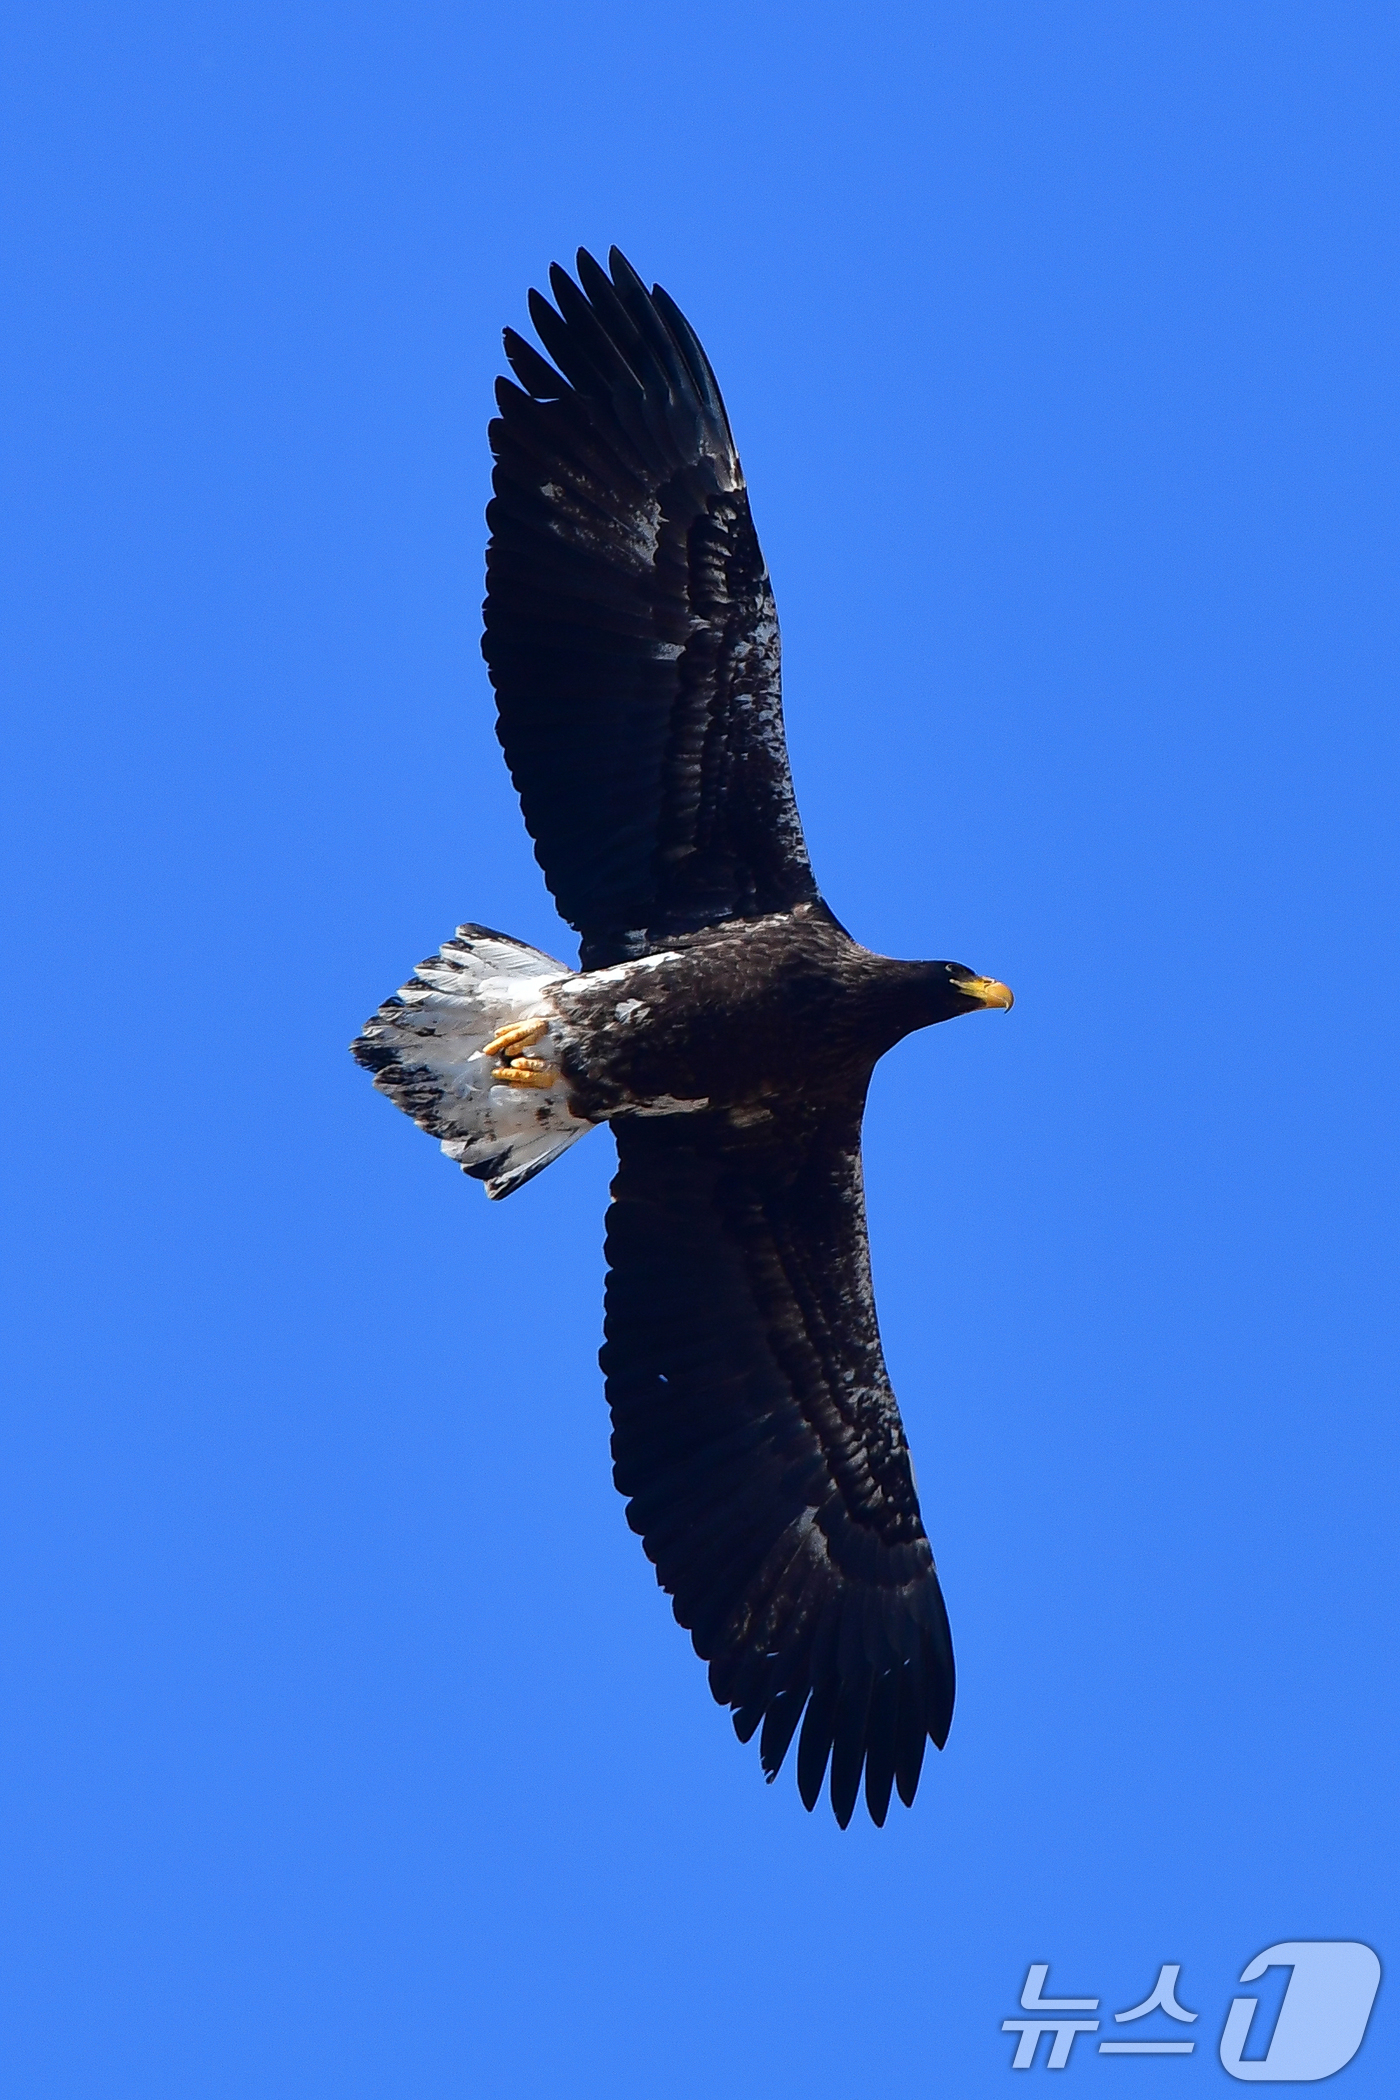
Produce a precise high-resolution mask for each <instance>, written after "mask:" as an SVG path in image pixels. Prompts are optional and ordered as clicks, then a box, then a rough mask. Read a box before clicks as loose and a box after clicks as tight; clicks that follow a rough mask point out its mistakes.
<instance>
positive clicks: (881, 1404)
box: [602, 1101, 953, 1827]
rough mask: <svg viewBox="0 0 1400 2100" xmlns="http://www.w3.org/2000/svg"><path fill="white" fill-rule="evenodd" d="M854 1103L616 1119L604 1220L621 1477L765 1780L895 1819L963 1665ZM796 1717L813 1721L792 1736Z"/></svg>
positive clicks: (945, 1721)
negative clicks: (826, 1785) (880, 1291)
mask: <svg viewBox="0 0 1400 2100" xmlns="http://www.w3.org/2000/svg"><path fill="white" fill-rule="evenodd" d="M860 1114H861V1103H860V1102H859V1101H853V1102H851V1103H849V1104H847V1105H846V1107H845V1108H843V1109H842V1110H840V1111H839V1112H836V1113H833V1112H832V1111H831V1110H830V1109H829V1108H822V1109H808V1110H804V1109H802V1108H794V1109H793V1110H791V1111H788V1110H783V1111H780V1112H778V1114H775V1115H772V1116H767V1117H765V1119H764V1120H763V1121H762V1122H759V1123H754V1124H751V1125H749V1126H748V1127H747V1128H743V1129H739V1128H736V1127H735V1125H734V1123H733V1122H732V1121H730V1120H729V1118H728V1117H726V1116H724V1115H721V1114H714V1115H711V1114H699V1115H685V1116H670V1117H664V1118H655V1119H652V1118H647V1119H630V1120H629V1119H619V1120H616V1121H614V1124H613V1129H614V1131H615V1133H616V1136H617V1145H618V1159H619V1170H618V1175H617V1179H616V1181H615V1182H614V1183H613V1202H612V1208H611V1210H610V1211H609V1212H608V1237H607V1255H608V1262H609V1274H608V1286H607V1318H606V1334H607V1340H606V1343H605V1345H604V1348H603V1352H602V1363H603V1368H604V1370H605V1371H606V1373H607V1385H608V1400H609V1403H610V1405H611V1407H612V1414H613V1458H614V1461H615V1468H614V1477H615V1479H616V1481H617V1485H618V1487H619V1488H620V1489H621V1490H622V1492H623V1494H625V1495H627V1496H628V1497H629V1498H630V1500H629V1504H628V1512H627V1516H628V1522H629V1523H630V1524H631V1526H632V1529H633V1530H634V1531H637V1532H639V1533H640V1534H641V1537H642V1543H643V1545H644V1546H645V1548H646V1552H647V1554H648V1556H649V1557H650V1559H651V1560H652V1561H653V1562H654V1563H655V1565H656V1572H657V1579H658V1581H659V1582H660V1583H661V1585H662V1587H663V1588H664V1589H666V1590H669V1592H670V1593H671V1596H672V1599H673V1600H674V1607H675V1614H676V1617H677V1618H678V1619H679V1620H680V1622H681V1624H682V1626H685V1627H688V1628H689V1630H690V1633H691V1636H692V1638H693V1640H694V1642H695V1647H696V1649H697V1651H698V1653H699V1654H700V1655H701V1656H703V1657H704V1658H705V1660H706V1661H708V1663H709V1665H710V1685H711V1689H712V1690H713V1692H714V1695H715V1697H716V1699H718V1700H719V1701H720V1702H721V1703H722V1704H726V1705H728V1706H731V1707H732V1708H733V1709H734V1726H735V1728H736V1730H737V1731H738V1734H739V1736H740V1739H741V1740H742V1741H744V1742H747V1741H748V1739H749V1737H750V1736H751V1735H752V1734H753V1733H754V1731H755V1730H756V1729H757V1728H758V1727H759V1725H760V1723H761V1724H762V1728H763V1735H762V1740H761V1745H760V1750H761V1756H762V1761H763V1768H764V1770H765V1772H767V1774H768V1776H769V1778H770V1779H771V1778H773V1777H774V1776H775V1775H776V1773H777V1771H778V1769H779V1767H780V1766H781V1764H782V1761H783V1758H784V1756H785V1755H786V1753H787V1749H788V1746H789V1744H790V1743H791V1741H792V1738H793V1735H794V1733H795V1732H796V1729H797V1726H798V1723H799V1721H801V1722H802V1734H801V1739H800V1742H799V1745H798V1752H797V1783H798V1787H799V1790H800V1792H801V1795H802V1799H803V1801H804V1802H805V1803H806V1805H807V1807H808V1808H811V1807H813V1805H814V1804H815V1802H816V1799H817V1796H818V1794H819V1793H820V1791H821V1785H822V1779H823V1777H824V1774H825V1771H826V1765H827V1760H828V1756H830V1759H831V1801H832V1806H833V1808H834V1809H835V1811H836V1815H837V1819H838V1820H839V1822H840V1823H841V1824H842V1826H843V1827H844V1826H845V1824H846V1823H848V1822H849V1821H850V1817H851V1813H852V1810H853V1809H854V1806H855V1801H856V1795H857V1792H858V1790H859V1786H860V1779H861V1771H862V1767H863V1768H864V1772H865V1798H866V1802H867V1805H868V1807H869V1810H870V1813H871V1815H872V1817H873V1818H874V1820H875V1821H876V1822H877V1823H883V1821H884V1819H885V1811H886V1809H887V1808H888V1806H889V1798H890V1787H891V1783H892V1782H894V1781H897V1782H898V1786H899V1792H900V1795H901V1798H902V1799H903V1800H904V1801H905V1802H906V1803H907V1802H910V1801H912V1800H913V1798H914V1790H915V1788H916V1786H917V1785H918V1781H919V1772H920V1769H921V1767H922V1764H923V1757H924V1749H925V1745H926V1742H927V1740H928V1738H929V1737H930V1736H931V1737H932V1738H933V1740H934V1742H935V1743H937V1744H938V1745H939V1747H940V1748H941V1747H942V1744H943V1742H944V1740H945V1738H946V1737H947V1733H948V1727H949V1723H950V1721H951V1718H952V1711H953V1651H952V1644H951V1640H950V1637H949V1632H948V1619H947V1614H946V1613H945V1611H944V1608H943V1598H942V1594H941V1592H940V1590H939V1587H938V1577H937V1575H936V1574H935V1572H934V1565H933V1556H932V1554H931V1552H930V1550H929V1544H928V1539H927V1537H926V1536H925V1533H924V1527H923V1523H922V1521H921V1519H920V1516H919V1503H918V1497H917V1495H916V1493H915V1489H914V1481H913V1475H912V1472H911V1468H910V1463H909V1449H908V1446H907V1444H906V1443H905V1439H904V1429H903V1425H902V1423H901V1421H900V1418H899V1409H898V1406H897V1405H896V1402H895V1397H894V1394H893V1392H892V1391H891V1389H890V1382H889V1376H888V1373H887V1372H886V1370H885V1360H884V1356H883V1354H882V1352H881V1348H880V1336H879V1330H878V1327H877V1325H876V1320H875V1304H874V1297H873V1293H872V1290H871V1282H870V1257H869V1249H868V1244H867V1240H866V1229H865V1198H864V1191H863V1186H862V1177H861V1163H860ZM804 1712H805V1719H804V1718H803V1716H804Z"/></svg>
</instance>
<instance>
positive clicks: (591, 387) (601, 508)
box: [482, 248, 817, 968]
mask: <svg viewBox="0 0 1400 2100" xmlns="http://www.w3.org/2000/svg"><path fill="white" fill-rule="evenodd" d="M610 262H611V269H612V275H611V277H610V278H609V277H608V276H607V275H606V274H605V273H604V271H603V270H602V269H601V268H600V267H599V265H598V264H597V263H596V262H595V261H594V260H593V258H592V256H590V255H588V254H587V253H586V252H585V251H583V250H580V251H579V258H578V272H579V277H580V279H581V280H582V285H583V289H582V290H580V289H579V286H578V285H577V284H575V283H574V281H573V279H572V278H571V277H569V276H568V275H567V273H566V272H565V271H563V270H561V269H560V268H559V267H558V266H557V265H556V266H555V267H554V268H553V269H552V270H551V271H550V284H551V286H552V288H553V291H554V296H555V298H556V300H557V301H558V305H559V310H558V311H557V312H556V311H555V309H554V307H552V306H551V305H550V304H549V303H548V301H547V300H545V299H542V298H541V297H540V295H539V294H538V293H537V292H531V294H530V313H531V318H532V319H533V321H534V324H535V327H536V328H537V330H538V331H539V334H540V338H541V340H542V341H543V343H544V345H545V348H546V349H547V350H548V351H549V353H550V356H551V357H552V358H553V359H554V361H555V364H556V365H557V366H558V368H559V369H558V371H555V370H554V369H553V368H552V367H551V366H550V365H549V364H547V363H546V362H545V360H544V359H543V358H542V357H541V356H540V355H539V353H538V351H536V350H534V349H532V348H531V346H530V345H529V344H528V343H526V342H524V341H522V340H521V338H520V337H519V336H518V335H516V334H515V333H514V331H513V330H511V329H507V330H506V336H505V345H506V355H507V357H508V358H509V360H510V363H511V365H512V367H513V369H514V371H515V373H516V375H517V377H518V378H519V379H520V381H521V384H522V386H523V387H524V389H525V391H524V392H522V391H521V389H520V387H516V386H513V385H512V384H511V383H510V382H509V381H508V380H504V379H503V380H501V381H500V382H499V383H498V386H497V399H498V401H499V403H500V410H501V413H500V418H499V420H498V421H496V422H493V423H492V425H491V433H490V434H491V446H492V450H493V451H494V453H495V455H496V471H495V476H494V487H495V491H496V493H495V497H494V499H493V501H492V503H491V505H490V508H489V509H488V511H487V514H486V515H487V522H488V524H489V525H490V527H491V543H490V547H489V549H488V551H487V557H486V573H487V597H486V605H485V618H486V632H485V635H484V637H483V640H482V651H483V654H484V655H485V657H486V661H487V664H488V665H489V666H490V672H491V682H492V684H493V685H494V686H495V688H496V702H497V708H498V711H499V721H498V724H497V734H498V735H499V737H500V740H501V744H502V746H503V748H504V750H505V754H506V762H507V764H508V765H509V767H510V771H511V778H512V779H513V780H514V782H515V785H516V789H517V791H518V792H519V795H520V802H521V807H522V809H523V810H524V813H525V822H526V824H527V826H528V827H529V830H530V834H531V837H532V838H533V839H534V841H535V852H536V857H537V859H538V860H539V863H540V866H541V867H542V868H543V869H544V874H545V880H546V882H547V883H548V884H549V887H550V889H551V891H552V892H553V894H554V897H555V901H556V902H557V904H558V906H559V909H560V911H561V912H562V914H563V916H564V917H565V918H566V919H567V920H568V921H569V923H570V925H572V926H574V927H575V928H577V930H578V932H579V933H580V934H581V935H582V936H583V942H582V954H583V962H584V966H585V967H586V968H588V967H593V968H596V967H599V966H601V965H604V964H607V963H612V962H619V961H622V960H624V959H625V958H627V957H629V956H633V955H641V954H645V953H646V951H647V950H648V949H649V948H652V947H657V946H664V944H665V943H666V941H667V940H668V939H673V938H674V937H675V936H676V935H677V934H679V933H685V932H689V931H691V930H693V929H694V928H696V927H700V926H707V925H712V924H715V923H716V922H718V921H720V920H724V919H732V918H749V917H755V916H757V915H759V914H761V913H764V912H772V911H784V910H787V909H789V908H790V907H791V906H792V905H794V904H799V903H803V902H807V901H814V900H815V899H816V896H817V888H816V884H815V882H814V881H813V879H812V870H811V866H810V864H809V862H808V859H807V849H806V847H805V845H804V844H803V839H802V826H801V823H800V821H799V819H798V815H797V805H796V803H795V801H794V799H793V792H792V779H791V775H790V774H789V771H788V758H787V746H786V743H785V741H784V738H783V717H782V703H781V697H780V690H779V674H778V620H777V613H776V611H775V608H774V605H773V593H772V590H771V588H770V586H769V582H768V572H767V569H766V568H765V566H764V561H763V556H762V553H761V552H760V549H759V545H758V539H757V536H756V534H755V532H754V528H753V520H752V518H751V516H750V514H749V499H748V495H747V493H746V492H745V488H744V477H743V473H742V471H741V469H740V466H739V459H738V455H737V453H736V452H735V450H734V440H733V438H732V437H731V435H730V431H729V419H728V417H727V416H726V414H725V411H724V403H723V402H722V401H721V399H720V396H719V389H718V387H717V386H716V384H715V378H714V374H713V372H712V371H711V370H710V365H709V360H708V359H707V358H706V356H705V353H704V351H703V350H702V349H701V347H700V344H699V342H698V341H697V340H696V337H695V333H694V331H693V329H692V328H691V327H690V324H689V323H688V322H687V321H686V319H685V317H684V316H683V315H682V314H681V313H680V311H679V309H678V308H677V307H676V306H675V305H674V304H673V302H672V301H671V300H670V299H669V298H668V297H667V295H666V294H665V292H663V291H662V290H661V289H660V287H659V286H658V287H657V288H656V289H655V290H653V291H652V292H648V291H647V290H646V289H645V287H644V286H643V284H642V282H641V280H640V279H639V278H638V276H637V274H636V272H635V271H634V270H633V269H632V268H631V266H630V265H629V264H628V263H627V261H626V260H625V258H624V257H623V256H622V255H621V254H619V252H618V250H617V249H616V248H614V249H613V251H612V254H611V257H610ZM561 375H562V376H561Z"/></svg>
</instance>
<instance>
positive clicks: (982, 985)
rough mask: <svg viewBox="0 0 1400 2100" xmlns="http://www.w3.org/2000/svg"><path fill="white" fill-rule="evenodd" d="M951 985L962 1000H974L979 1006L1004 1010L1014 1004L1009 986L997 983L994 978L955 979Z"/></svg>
mask: <svg viewBox="0 0 1400 2100" xmlns="http://www.w3.org/2000/svg"><path fill="white" fill-rule="evenodd" d="M953 984H954V987H955V988H956V989H957V990H958V991H960V992H961V993H962V995H963V997H964V999H975V1000H976V1001H977V1004H978V1005H979V1006H1000V1007H1002V1008H1006V1007H1008V1006H1014V1005H1015V1004H1016V998H1015V994H1014V993H1013V992H1012V989H1011V987H1010V985H1009V984H1000V983H998V981H997V979H996V978H995V977H955V978H954V979H953Z"/></svg>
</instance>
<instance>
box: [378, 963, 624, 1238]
mask: <svg viewBox="0 0 1400 2100" xmlns="http://www.w3.org/2000/svg"><path fill="white" fill-rule="evenodd" d="M572 975H573V972H572V971H570V970H566V969H565V968H564V967H563V965H562V964H560V963H557V962H555V961H554V960H553V958H552V957H551V956H548V955H542V954H541V953H540V951H539V949H538V948H527V947H526V946H525V945H524V943H523V942H521V941H512V940H508V939H507V938H506V937H505V936H504V935H502V934H491V933H487V932H485V931H484V930H482V929H480V928H477V927H472V926H462V927H459V928H458V930H457V933H456V936H455V937H454V938H453V939H452V940H450V941H445V942H444V943H443V945H442V947H441V948H440V949H439V950H438V953H437V954H436V955H435V956H430V957H429V958H428V960H427V961H426V962H422V963H420V964H419V965H418V968H417V970H416V971H415V973H414V975H413V976H412V977H411V978H410V979H409V981H408V983H407V984H406V985H404V986H403V987H402V988H401V989H400V990H399V991H398V992H397V993H396V994H395V996H394V997H393V998H392V999H389V1000H386V1001H385V1003H384V1005H383V1006H381V1007H380V1009H379V1011H378V1013H377V1014H376V1015H375V1016H374V1018H373V1020H371V1021H368V1022H367V1023H366V1024H365V1030H364V1034H363V1035H362V1036H361V1037H360V1038H359V1040H358V1042H357V1043H355V1044H354V1046H353V1048H354V1051H355V1055H356V1057H357V1058H358V1059H359V1061H360V1063H361V1064H363V1065H366V1066H368V1067H369V1068H370V1069H371V1070H372V1071H373V1072H374V1075H375V1079H374V1083H375V1085H376V1086H377V1087H378V1088H379V1089H380V1091H381V1092H382V1093H385V1094H387V1095H388V1096H389V1098H390V1100H391V1101H393V1102H394V1103H395V1104H396V1106H397V1107H399V1108H401V1109H402V1110H403V1111H404V1113H405V1115H409V1116H411V1117H412V1118H413V1120H414V1122H415V1123H417V1124H418V1126H419V1128H420V1129H422V1130H426V1131H428V1132H429V1133H430V1135H431V1136H433V1137H435V1138H437V1139H438V1140H439V1141H440V1142H441V1145H442V1149H443V1151H444V1152H445V1153H446V1154H447V1156H448V1158H449V1159H455V1160H456V1161H457V1163H458V1165H459V1166H460V1167H461V1168H462V1169H463V1171H464V1172H465V1173H468V1174H470V1175H472V1176H473V1177H474V1178H475V1179H477V1180H479V1181H484V1182H485V1184H486V1193H487V1195H488V1196H496V1197H499V1196H508V1195H510V1194H511V1192H512V1191H513V1190H514V1189H517V1188H519V1187H520V1186H521V1184H522V1183H523V1182H526V1181H528V1180H529V1179H530V1178H531V1176H532V1175H534V1174H538V1173H539V1172H540V1171H541V1169H542V1168H544V1167H547V1166H548V1165H549V1163H550V1161H551V1160H554V1159H557V1158H558V1157H559V1154H560V1153H561V1152H563V1151H565V1150H566V1149H567V1148H568V1146H570V1145H572V1144H573V1143H574V1141H575V1140H576V1139H577V1138H581V1137H582V1136H583V1134H584V1132H585V1131H587V1130H590V1129H592V1127H593V1126H592V1125H591V1124H590V1123H586V1122H583V1121H581V1120H580V1119H579V1118H578V1117H576V1116H574V1115H572V1114H571V1113H570V1111H569V1106H568V1101H567V1098H566V1095H565V1090H564V1086H563V1082H562V1081H556V1083H555V1084H554V1085H553V1086H552V1087H549V1088H539V1087H516V1086H507V1085H503V1084H498V1083H497V1082H495V1081H493V1079H492V1077H491V1074H492V1072H493V1070H494V1069H495V1067H496V1065H497V1062H498V1059H497V1058H496V1057H495V1056H494V1055H492V1056H490V1057H488V1056H486V1055H485V1053H484V1046H485V1045H486V1044H487V1043H488V1042H490V1040H491V1038H492V1037H493V1036H494V1035H495V1034H497V1032H498V1031H499V1030H500V1029H502V1028H504V1027H507V1026H509V1025H510V1024H512V1023H514V1022H518V1021H534V1020H540V1021H543V1022H544V1023H545V1033H544V1035H543V1036H542V1037H541V1038H540V1039H539V1040H538V1041H537V1042H534V1043H532V1044H530V1045H529V1050H528V1054H529V1055H530V1056H532V1057H542V1058H544V1059H545V1060H546V1062H547V1063H549V1064H553V1065H557V1064H558V1062H559V1057H560V1053H561V1051H562V1050H563V1048H564V1043H565V1024H564V1022H563V1020H562V1018H561V1017H560V1015H559V1013H558V1011H557V1009H556V1007H555V1005H554V1002H553V1000H552V998H551V997H550V988H551V987H552V986H554V985H558V984H560V983H562V982H563V980H564V979H566V978H568V977H570V976H572Z"/></svg>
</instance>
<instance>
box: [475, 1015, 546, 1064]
mask: <svg viewBox="0 0 1400 2100" xmlns="http://www.w3.org/2000/svg"><path fill="white" fill-rule="evenodd" d="M548 1026H549V1023H548V1021H512V1022H511V1023H510V1024H509V1025H508V1026H507V1027H505V1028H498V1029H497V1030H496V1033H495V1034H494V1035H493V1036H492V1038H491V1040H490V1042H489V1043H483V1044H482V1046H481V1054H482V1056H483V1057H503V1058H506V1059H510V1058H512V1057H515V1056H516V1055H517V1053H518V1052H519V1051H521V1050H528V1049H529V1047H530V1045H531V1043H537V1042H538V1041H539V1039H540V1037H541V1036H542V1035H543V1034H544V1032H545V1030H546V1029H547V1028H548Z"/></svg>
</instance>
